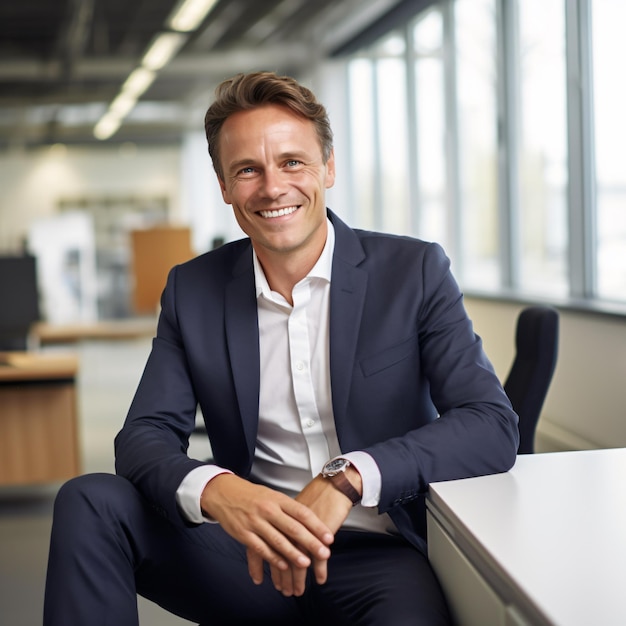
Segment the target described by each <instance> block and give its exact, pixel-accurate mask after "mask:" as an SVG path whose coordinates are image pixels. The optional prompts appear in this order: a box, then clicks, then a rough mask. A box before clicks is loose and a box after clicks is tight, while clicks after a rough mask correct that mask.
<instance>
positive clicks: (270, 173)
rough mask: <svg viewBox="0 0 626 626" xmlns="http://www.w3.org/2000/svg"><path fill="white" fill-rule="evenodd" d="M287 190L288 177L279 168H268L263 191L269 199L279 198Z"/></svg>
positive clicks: (263, 182)
mask: <svg viewBox="0 0 626 626" xmlns="http://www.w3.org/2000/svg"><path fill="white" fill-rule="evenodd" d="M286 189H287V175H286V174H285V173H284V172H282V171H281V170H280V169H279V168H267V169H266V170H265V171H264V173H263V180H262V191H263V193H264V194H265V195H266V196H267V197H268V198H277V197H278V196H280V195H282V194H283V193H284V192H285V190H286Z"/></svg>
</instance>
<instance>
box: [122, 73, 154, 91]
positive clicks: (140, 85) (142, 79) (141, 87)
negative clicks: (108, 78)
mask: <svg viewBox="0 0 626 626" xmlns="http://www.w3.org/2000/svg"><path fill="white" fill-rule="evenodd" d="M155 78H156V74H155V73H154V72H153V71H152V70H148V69H146V68H145V67H138V68H137V69H136V70H133V71H132V72H131V73H130V75H129V77H128V78H127V79H126V82H125V83H124V84H123V85H122V91H123V92H126V93H127V94H130V95H133V96H135V98H138V97H139V96H140V95H141V94H142V93H143V92H144V91H146V89H148V87H150V85H151V84H152V81H153V80H154V79H155Z"/></svg>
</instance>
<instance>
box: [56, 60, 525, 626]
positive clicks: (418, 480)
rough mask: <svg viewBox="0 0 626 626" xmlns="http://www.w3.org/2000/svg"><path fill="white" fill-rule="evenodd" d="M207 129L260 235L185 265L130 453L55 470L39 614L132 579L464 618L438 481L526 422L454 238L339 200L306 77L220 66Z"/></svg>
mask: <svg viewBox="0 0 626 626" xmlns="http://www.w3.org/2000/svg"><path fill="white" fill-rule="evenodd" d="M205 129H206V134H207V140H208V145H209V152H210V154H211V158H212V160H213V166H214V169H215V172H216V174H217V177H218V180H219V184H220V187H221V190H222V195H223V198H224V201H225V202H226V203H227V204H229V205H231V206H232V209H233V211H234V214H235V216H236V218H237V221H238V223H239V225H240V226H241V228H242V230H243V231H244V232H245V234H246V235H247V237H246V238H244V239H242V240H240V241H236V242H232V243H230V244H227V245H224V246H222V247H221V248H219V249H217V250H214V251H212V252H210V253H207V254H205V255H202V256H200V257H198V258H196V259H194V260H192V261H190V262H188V263H185V264H183V265H181V266H178V267H175V268H173V269H172V271H171V272H170V275H169V277H168V281H167V285H166V287H165V290H164V292H163V297H162V310H161V315H160V318H159V324H158V329H157V336H156V338H155V339H154V343H153V348H152V352H151V354H150V357H149V359H148V362H147V364H146V368H145V371H144V374H143V376H142V379H141V382H140V384H139V387H138V389H137V392H136V394H135V398H134V400H133V403H132V405H131V407H130V410H129V413H128V416H127V418H126V422H125V424H124V427H123V428H122V430H121V431H120V433H119V435H118V436H117V438H116V442H115V446H116V470H117V475H115V476H113V475H104V474H100V475H89V476H82V477H79V478H77V479H74V480H72V481H70V482H68V483H67V484H66V485H64V486H63V487H62V489H61V490H60V492H59V494H58V497H57V501H56V504H55V514H54V524H53V532H52V538H51V546H50V558H49V565H48V579H47V586H46V600H45V610H44V613H45V615H44V623H45V624H46V625H47V626H52V625H63V626H65V625H67V624H114V625H116V626H118V625H127V624H128V625H132V624H137V604H136V594H137V593H139V594H141V595H143V596H145V597H147V598H149V599H151V600H153V601H154V602H157V603H158V604H160V605H161V606H163V607H165V608H166V609H168V610H169V611H171V612H173V613H175V614H177V615H180V616H182V617H184V618H187V619H189V620H192V621H195V622H201V623H202V624H207V625H208V624H272V625H276V624H291V625H295V624H298V625H300V624H328V623H329V622H332V621H334V623H337V624H342V625H343V624H358V625H366V624H367V625H381V626H386V625H387V624H393V625H394V626H403V625H408V624H424V625H435V624H448V623H449V616H448V611H447V607H446V603H445V600H444V598H443V596H442V593H441V590H440V588H439V585H438V582H437V580H436V578H435V576H434V574H433V572H432V570H431V568H430V565H429V563H428V559H427V557H426V536H425V507H424V496H425V494H426V492H427V490H428V485H429V483H430V482H432V481H439V480H448V479H454V478H463V477H469V476H475V475H482V474H488V473H494V472H501V471H506V470H508V469H509V468H510V467H511V466H512V465H513V463H514V460H515V456H516V451H517V442H518V434H517V416H516V415H515V413H514V412H513V411H512V409H511V405H510V403H509V401H508V399H507V397H506V395H505V393H504V391H503V389H502V387H501V385H500V383H499V382H498V379H497V378H496V376H495V373H494V371H493V368H492V367H491V365H490V363H489V361H488V359H487V357H486V356H485V354H484V352H483V350H482V346H481V341H480V339H479V338H478V337H477V336H476V335H475V334H474V332H473V330H472V325H471V322H470V320H469V319H468V317H467V315H466V313H465V310H464V308H463V303H462V297H461V294H460V292H459V289H458V287H457V285H456V283H455V281H454V279H453V277H452V275H451V274H450V270H449V262H448V260H447V258H446V256H445V254H444V253H443V251H442V250H441V248H440V247H439V246H437V245H436V244H432V243H426V242H423V241H419V240H417V239H412V238H409V237H400V236H393V235H387V234H381V233H372V232H365V231H359V230H353V229H351V228H349V227H348V226H347V225H346V224H344V223H343V222H342V221H341V220H340V219H339V218H338V217H337V216H336V215H335V214H334V213H332V212H331V211H330V210H328V209H327V208H326V203H325V192H326V189H328V188H330V187H331V186H332V185H333V183H334V180H335V163H334V153H333V145H332V132H331V129H330V125H329V121H328V116H327V113H326V110H325V109H324V107H323V106H322V105H321V104H320V103H319V102H317V100H316V99H315V96H314V95H313V94H312V93H311V91H310V90H308V89H307V88H305V87H304V86H302V85H300V84H299V83H298V82H296V81H295V80H293V79H292V78H289V77H281V76H277V75H275V74H272V73H266V72H260V73H253V74H245V75H238V76H236V77H234V78H232V79H229V80H227V81H224V82H223V83H222V84H221V85H220V86H219V87H218V89H217V92H216V99H215V101H214V103H213V104H212V105H211V106H210V107H209V110H208V111H207V115H206V118H205ZM198 407H200V409H201V411H202V415H203V417H204V421H205V423H206V427H207V432H208V435H209V438H210V440H211V447H212V450H213V455H214V456H213V458H212V459H211V460H210V461H206V460H195V459H191V458H189V457H188V455H187V453H186V451H187V446H188V440H189V436H190V434H191V432H192V431H193V430H194V426H195V419H196V411H197V408H198Z"/></svg>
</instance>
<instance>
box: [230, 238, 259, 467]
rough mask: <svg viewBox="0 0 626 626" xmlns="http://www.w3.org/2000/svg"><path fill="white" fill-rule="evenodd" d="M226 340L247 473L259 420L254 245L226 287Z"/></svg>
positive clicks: (257, 328) (245, 254)
mask: <svg viewBox="0 0 626 626" xmlns="http://www.w3.org/2000/svg"><path fill="white" fill-rule="evenodd" d="M225 307H226V309H225V325H226V342H227V344H228V351H229V355H230V364H231V368H232V373H233V379H234V383H235V391H236V393H237V399H238V402H239V411H240V414H241V420H242V424H243V429H244V433H245V438H246V444H247V448H248V449H247V453H248V458H247V466H246V467H245V468H243V469H244V471H245V472H246V473H247V472H248V471H249V470H250V467H251V466H252V460H253V456H254V447H255V441H256V435H257V430H258V421H259V384H260V356H259V324H258V316H257V304H256V297H255V286H254V270H253V266H252V247H251V246H249V247H248V249H247V251H246V252H245V253H244V254H242V255H241V257H240V259H239V261H238V262H237V264H236V265H235V269H234V271H233V279H232V280H231V282H230V283H229V284H228V285H227V287H226V302H225Z"/></svg>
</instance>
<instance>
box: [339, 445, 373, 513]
mask: <svg viewBox="0 0 626 626" xmlns="http://www.w3.org/2000/svg"><path fill="white" fill-rule="evenodd" d="M337 458H339V459H348V461H350V463H352V465H354V467H355V468H356V470H357V471H358V472H359V474H361V480H362V481H363V493H362V494H361V502H360V503H359V504H360V505H361V506H365V507H374V506H378V503H379V502H380V491H381V488H382V477H381V475H380V469H378V465H377V464H376V461H374V458H373V457H372V456H371V455H370V454H368V453H367V452H362V451H360V450H357V451H356V452H348V453H347V454H340V455H339V456H338V457H337Z"/></svg>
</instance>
